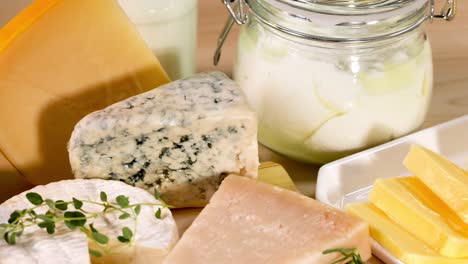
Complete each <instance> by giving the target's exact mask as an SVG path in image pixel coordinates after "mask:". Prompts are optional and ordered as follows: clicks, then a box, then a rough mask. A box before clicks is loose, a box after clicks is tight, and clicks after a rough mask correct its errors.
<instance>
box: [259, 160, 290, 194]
mask: <svg viewBox="0 0 468 264" xmlns="http://www.w3.org/2000/svg"><path fill="white" fill-rule="evenodd" d="M258 180H259V181H262V182H266V183H269V184H273V185H276V186H279V187H282V188H285V189H288V190H291V191H295V192H297V187H296V185H295V184H294V182H293V181H292V179H291V177H289V175H288V173H287V172H286V170H285V169H284V168H283V166H281V165H279V164H278V163H274V162H271V161H266V162H262V163H260V166H259V167H258Z"/></svg>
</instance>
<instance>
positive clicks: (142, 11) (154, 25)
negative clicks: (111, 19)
mask: <svg viewBox="0 0 468 264" xmlns="http://www.w3.org/2000/svg"><path fill="white" fill-rule="evenodd" d="M118 2H119V4H120V5H121V7H122V8H123V9H124V11H125V12H126V13H127V15H128V16H129V18H130V20H132V22H133V23H134V24H135V25H136V27H137V29H138V31H139V32H140V34H141V36H142V37H143V39H144V40H145V41H146V43H147V44H148V46H149V47H150V48H151V49H152V50H153V52H154V54H155V55H156V56H157V57H158V59H159V61H160V62H161V64H162V66H163V67H164V69H165V70H166V71H167V73H168V74H169V77H170V78H171V79H172V80H177V79H180V78H183V77H187V76H190V75H192V74H194V73H195V70H196V56H195V51H196V43H197V35H196V31H197V0H118Z"/></svg>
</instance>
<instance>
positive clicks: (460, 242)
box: [370, 177, 468, 258]
mask: <svg viewBox="0 0 468 264" xmlns="http://www.w3.org/2000/svg"><path fill="white" fill-rule="evenodd" d="M370 200H371V202H372V203H373V204H374V205H376V206H377V207H378V208H380V209H381V210H382V211H383V212H385V213H386V214H387V215H388V216H389V217H390V218H391V219H393V220H394V221H395V222H396V223H398V224H399V225H400V226H402V227H403V228H404V229H406V230H407V231H408V232H410V233H412V234H413V235H414V236H415V237H417V238H419V239H421V240H422V241H424V242H425V243H427V244H428V245H430V246H431V247H432V248H434V249H436V250H438V251H439V253H440V254H441V255H443V256H447V257H453V258H461V257H468V225H467V224H465V223H464V222H463V221H462V220H461V219H460V218H459V217H458V215H457V214H455V213H454V212H453V211H452V209H450V208H449V207H448V206H447V205H446V204H445V203H444V202H443V201H441V200H440V198H438V197H437V196H436V195H435V194H434V193H433V192H432V191H431V190H430V189H429V188H427V187H426V186H425V185H424V184H423V183H422V182H421V181H420V180H419V179H417V178H415V177H402V178H389V179H378V180H377V181H376V182H375V184H374V187H373V189H372V191H371V194H370Z"/></svg>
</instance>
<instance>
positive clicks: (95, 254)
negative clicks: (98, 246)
mask: <svg viewBox="0 0 468 264" xmlns="http://www.w3.org/2000/svg"><path fill="white" fill-rule="evenodd" d="M89 255H91V256H93V257H96V258H100V257H102V253H101V252H99V251H97V250H94V249H89Z"/></svg>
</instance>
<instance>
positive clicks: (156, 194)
mask: <svg viewBox="0 0 468 264" xmlns="http://www.w3.org/2000/svg"><path fill="white" fill-rule="evenodd" d="M154 198H156V200H159V199H160V198H161V193H160V192H159V191H158V190H156V189H155V190H154Z"/></svg>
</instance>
